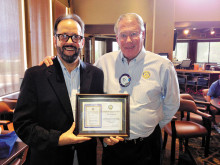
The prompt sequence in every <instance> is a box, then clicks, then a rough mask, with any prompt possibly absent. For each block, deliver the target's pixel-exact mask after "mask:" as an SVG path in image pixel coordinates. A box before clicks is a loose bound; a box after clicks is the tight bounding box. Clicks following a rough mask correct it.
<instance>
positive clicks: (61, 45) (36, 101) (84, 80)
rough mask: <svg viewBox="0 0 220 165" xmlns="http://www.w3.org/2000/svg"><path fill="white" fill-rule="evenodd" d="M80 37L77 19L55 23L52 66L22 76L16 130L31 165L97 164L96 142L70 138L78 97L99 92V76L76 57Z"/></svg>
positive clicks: (81, 25)
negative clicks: (27, 153) (26, 148)
mask: <svg viewBox="0 0 220 165" xmlns="http://www.w3.org/2000/svg"><path fill="white" fill-rule="evenodd" d="M83 36H84V23H83V21H82V20H81V19H80V17H78V16H77V15H67V16H61V17H59V18H58V19H57V20H56V22H55V25H54V45H55V47H56V48H57V57H56V58H55V59H54V60H53V64H54V65H52V66H50V67H46V65H42V66H35V67H32V68H29V69H28V70H27V71H26V73H25V76H24V80H23V82H22V85H21V90H20V95H19V98H18V102H17V106H16V109H15V113H14V128H15V131H16V133H17V135H18V136H19V138H20V139H21V140H22V141H24V142H25V143H26V144H27V145H28V146H29V150H30V151H31V152H30V157H29V159H30V164H33V165H35V164H36V165H39V164H41V165H61V164H62V165H63V164H65V165H73V164H74V165H75V164H77V163H78V164H79V165H88V164H90V165H96V139H93V138H89V137H78V136H76V135H75V134H74V129H75V123H74V121H75V96H76V93H92V94H101V93H103V72H102V71H101V70H100V69H98V68H96V67H94V66H92V65H89V64H86V63H84V62H82V61H81V60H80V58H79V54H80V50H81V48H83V46H84V37H83ZM76 155H77V156H76Z"/></svg>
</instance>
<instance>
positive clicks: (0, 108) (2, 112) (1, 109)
mask: <svg viewBox="0 0 220 165" xmlns="http://www.w3.org/2000/svg"><path fill="white" fill-rule="evenodd" d="M13 113H14V110H12V109H11V108H10V107H9V106H8V105H7V104H6V103H5V102H3V101H1V102H0V125H2V126H3V128H4V130H8V125H9V124H10V123H12V121H10V120H6V119H5V116H6V115H9V114H13Z"/></svg>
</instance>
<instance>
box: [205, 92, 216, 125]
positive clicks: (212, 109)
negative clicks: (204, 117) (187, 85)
mask: <svg viewBox="0 0 220 165" xmlns="http://www.w3.org/2000/svg"><path fill="white" fill-rule="evenodd" d="M208 91H209V89H203V90H202V94H203V98H204V99H205V100H206V101H207V102H208V100H207V93H208ZM209 113H210V114H211V115H212V118H213V120H212V121H213V123H214V125H217V123H216V119H215V116H216V115H219V110H218V109H217V108H216V107H214V106H212V105H210V109H209Z"/></svg>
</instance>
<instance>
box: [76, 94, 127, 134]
mask: <svg viewBox="0 0 220 165" xmlns="http://www.w3.org/2000/svg"><path fill="white" fill-rule="evenodd" d="M75 119H76V128H75V130H76V133H77V134H78V136H89V137H109V136H121V137H129V95H128V94H77V95H76V117H75Z"/></svg>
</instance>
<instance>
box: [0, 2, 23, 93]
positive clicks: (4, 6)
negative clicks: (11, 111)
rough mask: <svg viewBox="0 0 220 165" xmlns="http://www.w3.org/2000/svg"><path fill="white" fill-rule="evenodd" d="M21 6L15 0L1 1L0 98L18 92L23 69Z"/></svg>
mask: <svg viewBox="0 0 220 165" xmlns="http://www.w3.org/2000/svg"><path fill="white" fill-rule="evenodd" d="M21 6H22V5H21V2H20V1H17V0H11V1H1V10H0V15H1V17H0V22H2V23H1V26H0V33H1V40H0V45H1V53H0V96H3V95H7V94H10V93H13V92H16V91H19V88H20V82H19V81H20V78H22V77H23V73H24V69H25V66H24V63H25V62H26V61H24V53H23V44H22V40H23V38H22V34H23V32H22V18H21V17H19V15H21V10H22V9H21Z"/></svg>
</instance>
